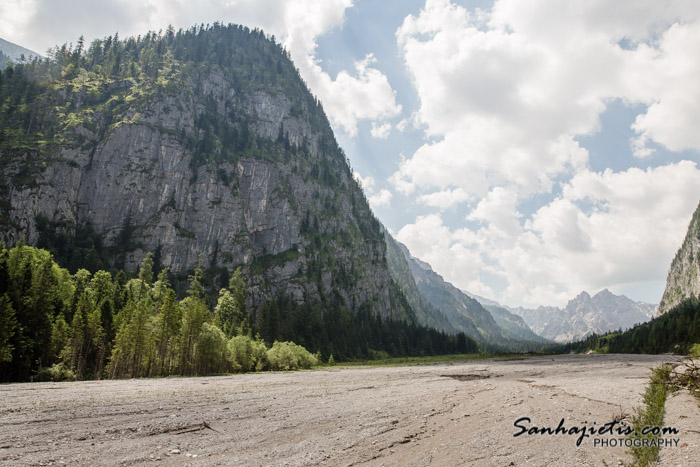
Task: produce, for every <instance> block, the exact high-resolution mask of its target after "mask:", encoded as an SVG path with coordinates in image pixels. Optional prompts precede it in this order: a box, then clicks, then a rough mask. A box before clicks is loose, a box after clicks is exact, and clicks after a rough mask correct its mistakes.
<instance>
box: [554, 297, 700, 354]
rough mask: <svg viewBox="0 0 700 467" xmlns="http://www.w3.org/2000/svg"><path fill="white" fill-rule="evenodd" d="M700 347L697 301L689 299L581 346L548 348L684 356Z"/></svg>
mask: <svg viewBox="0 0 700 467" xmlns="http://www.w3.org/2000/svg"><path fill="white" fill-rule="evenodd" d="M697 343H700V300H698V299H697V298H689V299H687V300H685V301H683V302H681V303H680V304H679V305H678V306H676V307H675V308H674V309H672V310H671V311H668V312H666V313H664V314H663V315H661V316H659V317H658V318H654V319H652V320H651V321H649V322H647V323H643V324H639V325H637V326H635V327H633V328H632V329H630V330H628V331H625V332H620V331H615V332H610V333H607V334H603V335H597V334H593V335H591V336H589V337H588V338H586V339H584V340H583V341H580V342H573V343H571V344H565V345H556V346H550V347H549V348H548V350H550V351H553V352H561V353H564V352H579V353H581V352H596V353H647V354H659V353H666V352H673V353H678V354H687V353H689V352H690V350H691V348H693V346H694V345H695V344H697Z"/></svg>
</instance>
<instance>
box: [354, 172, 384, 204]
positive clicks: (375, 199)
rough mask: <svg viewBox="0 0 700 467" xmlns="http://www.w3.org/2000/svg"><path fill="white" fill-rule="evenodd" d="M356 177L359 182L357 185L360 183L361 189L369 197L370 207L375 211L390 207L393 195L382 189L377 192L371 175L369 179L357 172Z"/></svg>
mask: <svg viewBox="0 0 700 467" xmlns="http://www.w3.org/2000/svg"><path fill="white" fill-rule="evenodd" d="M354 175H355V180H357V183H359V184H360V187H362V190H363V191H364V192H365V195H366V196H367V201H369V205H370V206H371V207H372V208H373V209H376V208H379V207H383V206H389V204H390V203H391V198H392V193H391V192H390V191H389V190H388V189H386V188H381V189H380V190H379V191H377V190H376V189H375V182H374V178H372V177H371V176H369V175H368V176H367V177H363V176H362V175H360V174H359V173H358V172H355V174H354Z"/></svg>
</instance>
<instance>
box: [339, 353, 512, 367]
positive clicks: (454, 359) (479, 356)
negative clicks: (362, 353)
mask: <svg viewBox="0 0 700 467" xmlns="http://www.w3.org/2000/svg"><path fill="white" fill-rule="evenodd" d="M494 356H496V354H491V353H468V354H451V355H430V356H426V357H391V356H389V355H385V356H382V355H377V354H375V355H374V357H375V358H369V359H366V360H352V361H347V362H343V365H344V366H423V365H441V364H454V363H466V362H471V361H474V360H484V359H487V358H493V357H494ZM519 358H523V357H522V355H520V357H519ZM334 364H335V362H333V363H330V362H328V364H327V365H328V366H333V365H334Z"/></svg>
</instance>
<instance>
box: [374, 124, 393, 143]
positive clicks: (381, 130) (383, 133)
mask: <svg viewBox="0 0 700 467" xmlns="http://www.w3.org/2000/svg"><path fill="white" fill-rule="evenodd" d="M390 132H391V123H389V122H386V123H383V124H381V125H377V123H376V122H372V129H371V130H370V133H371V134H372V136H373V137H375V138H379V139H386V138H387V137H388V136H389V133H390Z"/></svg>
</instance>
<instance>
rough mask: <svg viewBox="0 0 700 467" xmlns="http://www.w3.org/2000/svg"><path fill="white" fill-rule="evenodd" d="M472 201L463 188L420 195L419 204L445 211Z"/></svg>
mask: <svg viewBox="0 0 700 467" xmlns="http://www.w3.org/2000/svg"><path fill="white" fill-rule="evenodd" d="M470 199H471V197H470V196H469V193H467V192H466V191H464V189H463V188H455V189H454V190H443V191H436V192H433V193H428V194H423V195H420V196H419V197H418V202H420V203H422V204H425V205H426V206H431V207H435V208H439V209H440V210H441V211H444V210H445V209H448V208H451V207H453V206H456V205H457V204H460V203H463V202H465V201H469V200H470Z"/></svg>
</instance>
